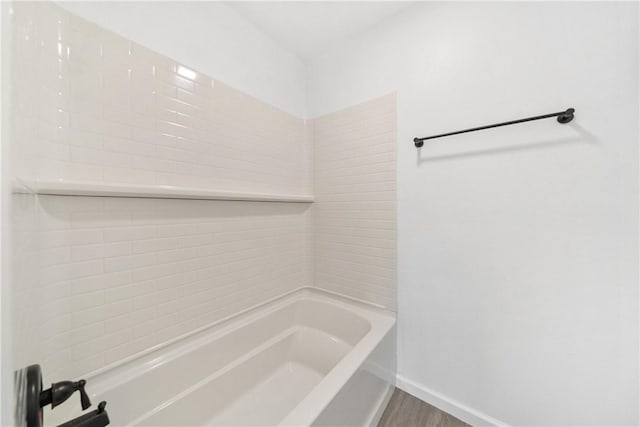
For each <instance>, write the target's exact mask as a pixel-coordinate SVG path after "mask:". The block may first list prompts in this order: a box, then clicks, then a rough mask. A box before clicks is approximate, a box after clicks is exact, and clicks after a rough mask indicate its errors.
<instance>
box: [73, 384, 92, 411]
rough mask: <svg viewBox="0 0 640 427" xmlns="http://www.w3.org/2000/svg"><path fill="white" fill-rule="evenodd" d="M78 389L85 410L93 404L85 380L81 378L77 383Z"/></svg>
mask: <svg viewBox="0 0 640 427" xmlns="http://www.w3.org/2000/svg"><path fill="white" fill-rule="evenodd" d="M76 384H77V387H78V391H79V392H80V405H82V410H83V411H84V410H85V409H87V408H88V407H89V406H91V400H89V395H88V394H87V392H86V391H85V389H84V386H85V385H86V384H87V382H86V381H85V380H80V381H78V382H77V383H76Z"/></svg>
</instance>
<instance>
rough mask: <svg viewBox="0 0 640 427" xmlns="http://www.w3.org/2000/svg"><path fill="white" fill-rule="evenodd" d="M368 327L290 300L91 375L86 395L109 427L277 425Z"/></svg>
mask: <svg viewBox="0 0 640 427" xmlns="http://www.w3.org/2000/svg"><path fill="white" fill-rule="evenodd" d="M371 328H372V325H371V323H370V321H369V320H368V319H367V318H365V317H363V316H361V315H358V314H356V313H354V312H352V311H350V310H348V309H345V307H344V306H340V305H339V304H337V305H336V304H333V303H331V302H330V301H328V300H322V299H321V298H320V299H318V298H315V299H314V298H308V297H307V298H298V299H293V300H292V301H289V302H288V303H283V304H280V305H278V306H276V307H272V308H270V309H268V310H263V311H261V312H260V313H258V314H256V315H255V316H248V317H247V318H246V319H243V320H242V321H240V322H237V321H236V322H232V324H231V325H229V327H228V328H227V327H221V328H217V329H214V330H213V331H212V332H210V333H207V334H205V335H203V336H201V337H199V338H198V339H197V340H194V342H192V343H191V345H189V346H184V345H183V346H177V347H176V348H174V349H173V350H170V351H167V350H166V349H161V350H159V351H158V352H156V353H152V354H148V355H146V356H145V357H143V358H141V359H140V360H138V361H133V362H132V363H128V364H127V365H126V366H124V367H119V368H117V369H114V370H113V371H112V372H104V373H101V374H99V375H96V376H95V377H94V378H92V379H91V380H90V381H89V384H90V385H91V387H90V389H89V391H90V392H91V396H92V401H94V402H99V401H101V400H106V401H107V402H108V409H109V415H110V418H111V424H112V425H114V426H124V425H127V426H129V425H131V426H133V425H136V426H151V425H154V426H168V425H172V426H175V425H182V426H187V425H189V426H190V425H194V426H195V425H277V424H278V423H279V422H280V421H281V420H282V419H284V418H285V417H286V416H287V414H288V413H289V412H290V411H291V410H292V409H293V408H295V407H296V405H297V404H298V403H300V401H302V400H303V399H304V398H305V396H307V395H308V394H309V393H310V391H311V390H312V389H314V388H315V387H316V386H317V385H318V384H319V383H320V382H321V381H322V380H323V378H324V377H325V376H326V375H327V374H328V373H329V372H330V371H331V370H332V369H333V368H334V367H335V366H336V365H337V364H338V363H339V362H340V360H342V359H343V358H344V357H345V355H347V354H348V353H349V352H350V351H351V350H352V349H353V348H354V347H355V346H356V345H357V344H358V343H359V342H360V341H362V339H363V338H364V337H365V336H366V335H367V333H368V332H369V331H370V330H371ZM169 384H170V386H169ZM69 418H70V417H69ZM69 418H67V419H69ZM47 424H48V425H52V424H49V423H47Z"/></svg>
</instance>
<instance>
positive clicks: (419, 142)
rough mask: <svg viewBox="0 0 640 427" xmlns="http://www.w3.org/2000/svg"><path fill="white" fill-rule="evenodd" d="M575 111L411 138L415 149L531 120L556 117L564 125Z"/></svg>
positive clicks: (570, 110)
mask: <svg viewBox="0 0 640 427" xmlns="http://www.w3.org/2000/svg"><path fill="white" fill-rule="evenodd" d="M575 111H576V110H575V109H573V108H567V109H566V110H565V111H560V112H557V113H551V114H543V115H541V116H534V117H527V118H526V119H519V120H511V121H509V122H503V123H496V124H494V125H487V126H480V127H477V128H471V129H465V130H459V131H456V132H448V133H441V134H440V135H432V136H425V137H424V138H413V142H414V144H415V145H416V147H422V146H423V145H424V141H426V140H427V139H434V138H441V137H443V136H450V135H457V134H459V133H467V132H475V131H477V130H483V129H490V128H497V127H500V126H507V125H515V124H516V123H523V122H530V121H532V120H540V119H548V118H550V117H558V123H563V124H564V123H569V122H570V121H571V120H573V113H575Z"/></svg>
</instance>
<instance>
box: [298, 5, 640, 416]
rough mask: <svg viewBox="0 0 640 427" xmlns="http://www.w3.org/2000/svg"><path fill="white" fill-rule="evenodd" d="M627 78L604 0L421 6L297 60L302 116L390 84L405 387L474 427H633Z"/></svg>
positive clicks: (615, 20) (634, 54) (631, 144)
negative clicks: (447, 134) (394, 94)
mask: <svg viewBox="0 0 640 427" xmlns="http://www.w3.org/2000/svg"><path fill="white" fill-rule="evenodd" d="M638 75H639V70H638V4H637V3H614V2H599V3H587V2H580V3H577V2H576V3H556V2H554V3H538V2H526V3H523V2H514V3H507V2H499V3H445V2H442V3H423V4H418V5H415V6H413V7H411V8H409V9H407V10H404V11H402V12H401V13H400V14H398V15H396V16H395V17H393V18H391V19H390V20H389V21H386V22H385V23H383V24H380V25H378V26H377V27H375V28H372V29H371V30H370V31H368V32H367V33H365V34H362V35H361V36H359V37H357V38H355V39H353V40H351V41H350V42H348V43H343V44H342V45H341V46H336V47H335V49H333V50H331V51H330V53H327V54H324V55H322V56H320V57H317V58H315V59H314V60H312V61H311V62H310V64H309V65H308V76H309V82H308V98H309V101H310V102H309V111H310V115H311V116H316V115H319V114H324V113H328V112H331V111H334V110H336V109H338V108H342V107H345V106H348V105H352V104H354V103H357V102H360V101H362V100H364V99H369V98H372V97H375V96H378V95H380V94H383V93H388V92H390V91H393V90H396V89H397V91H398V102H399V105H398V108H399V112H398V114H399V118H398V127H399V129H398V132H399V135H398V144H399V145H398V209H399V211H398V224H399V225H398V233H399V240H398V245H399V247H398V269H399V361H398V364H399V379H400V380H401V384H402V385H403V386H404V387H405V388H407V389H410V390H412V391H413V392H414V393H416V394H418V395H419V396H420V397H423V398H427V399H429V400H431V401H433V402H436V403H438V404H439V405H442V406H445V407H446V409H449V410H451V411H452V412H454V414H457V415H460V416H462V417H464V418H465V419H467V420H469V421H471V422H475V423H477V424H482V423H491V422H496V423H497V421H496V420H500V421H502V422H503V423H507V424H511V425H637V424H638V422H639V421H640V420H639V418H638V404H639V403H638V402H639V396H638V265H637V261H638V223H637V220H638ZM570 106H571V107H575V108H576V110H577V118H576V120H575V121H574V122H573V123H571V124H570V125H559V124H558V123H556V122H554V121H553V120H547V121H542V122H535V123H530V124H522V125H519V126H513V127H508V128H501V129H494V130H490V131H485V132H482V133H480V132H479V133H474V134H468V135H463V136H457V137H451V138H447V139H442V140H438V141H437V142H433V143H427V144H425V147H424V148H423V149H422V150H420V151H418V150H416V148H414V147H413V143H412V139H413V137H414V136H426V135H429V134H433V133H439V132H444V131H449V130H457V129H461V128H466V127H471V126H474V125H482V124H487V123H493V122H498V121H502V120H508V119H516V118H520V117H525V116H528V115H535V114H541V113H547V112H552V111H558V110H562V109H564V108H567V107H570ZM491 418H493V419H491Z"/></svg>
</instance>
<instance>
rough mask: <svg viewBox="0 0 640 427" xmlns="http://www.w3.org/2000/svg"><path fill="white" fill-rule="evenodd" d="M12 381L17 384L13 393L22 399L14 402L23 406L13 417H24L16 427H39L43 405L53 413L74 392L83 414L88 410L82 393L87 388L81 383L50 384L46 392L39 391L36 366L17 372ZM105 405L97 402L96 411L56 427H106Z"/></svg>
mask: <svg viewBox="0 0 640 427" xmlns="http://www.w3.org/2000/svg"><path fill="white" fill-rule="evenodd" d="M16 380H17V382H18V387H17V389H19V390H22V391H21V393H22V396H21V397H20V396H19V397H18V398H17V399H16V401H18V402H22V405H23V407H21V408H19V410H17V411H16V414H22V416H23V417H24V419H17V420H16V424H17V425H19V426H25V427H42V426H43V410H42V409H43V408H44V407H45V406H47V405H51V409H54V408H55V407H57V406H58V405H60V404H61V403H63V402H65V401H66V400H67V399H69V398H70V397H71V395H73V393H75V392H76V391H77V392H79V393H80V405H81V406H82V410H83V411H84V410H86V409H88V408H89V407H90V406H91V400H90V399H89V395H88V394H87V392H86V390H85V385H86V384H87V382H86V381H85V380H79V381H60V382H57V383H53V384H51V387H50V388H48V389H46V390H42V369H41V368H40V365H31V366H28V367H26V368H25V369H24V370H22V372H20V371H19V372H17V373H16ZM106 405H107V402H100V403H99V404H98V409H96V410H94V411H91V412H89V413H87V414H84V415H80V416H79V417H77V418H75V419H73V420H71V421H67V422H66V423H64V424H61V426H60V427H104V426H106V425H108V424H109V416H108V415H107V411H106V410H105V407H106ZM22 416H21V418H22Z"/></svg>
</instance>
